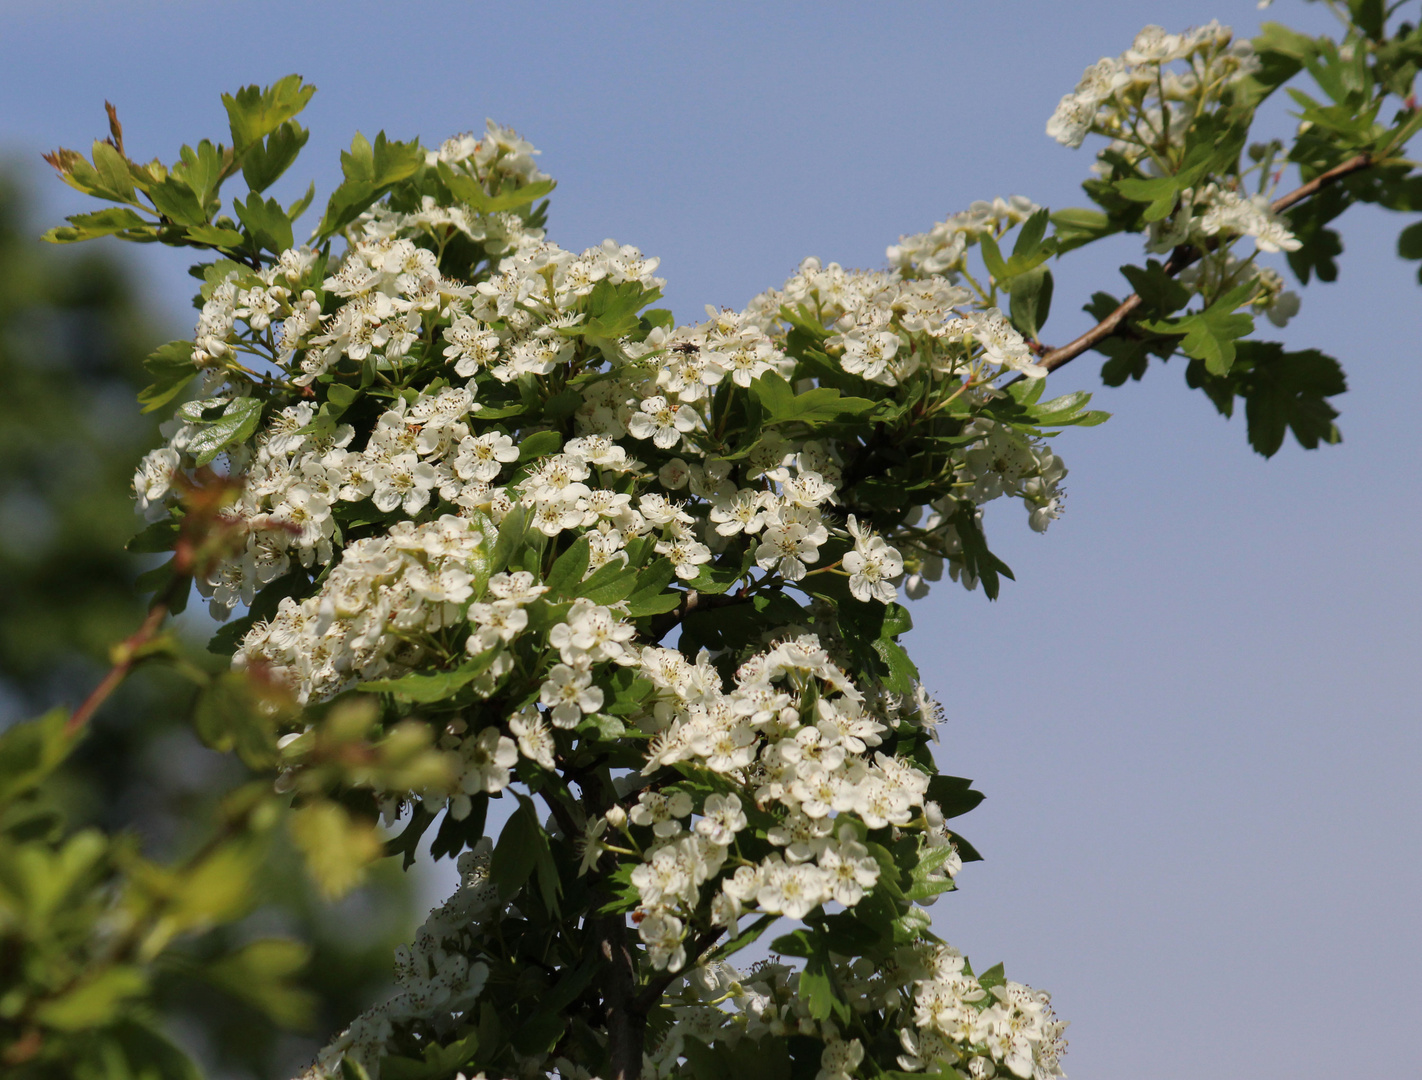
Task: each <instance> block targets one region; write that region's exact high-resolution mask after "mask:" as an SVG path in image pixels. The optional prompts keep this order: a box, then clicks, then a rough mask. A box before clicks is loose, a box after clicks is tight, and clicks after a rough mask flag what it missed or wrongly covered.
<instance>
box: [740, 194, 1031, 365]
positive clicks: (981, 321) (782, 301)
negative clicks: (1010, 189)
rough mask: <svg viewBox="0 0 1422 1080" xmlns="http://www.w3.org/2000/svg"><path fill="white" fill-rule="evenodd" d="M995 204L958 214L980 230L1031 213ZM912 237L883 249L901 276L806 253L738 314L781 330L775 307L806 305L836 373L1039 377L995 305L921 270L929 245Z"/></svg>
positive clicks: (933, 260)
mask: <svg viewBox="0 0 1422 1080" xmlns="http://www.w3.org/2000/svg"><path fill="white" fill-rule="evenodd" d="M998 202H999V203H1000V204H1001V206H1000V207H999V206H994V205H992V204H986V203H984V204H975V206H981V207H982V208H983V209H982V210H981V211H980V212H979V211H970V212H969V215H966V216H970V217H971V218H972V219H973V220H974V221H980V222H982V223H983V224H982V229H981V231H982V232H988V231H992V230H994V229H996V228H997V224H996V223H1002V222H1009V221H1010V222H1012V223H1017V222H1020V221H1022V220H1025V219H1026V217H1028V216H1029V214H1030V212H1031V211H1030V210H1029V209H1028V207H1029V206H1030V205H1031V204H1026V203H1025V200H1024V201H1023V204H1021V205H1019V204H1018V201H1017V199H1016V197H1015V196H1014V201H1013V203H1012V204H1007V203H1002V202H1001V200H998ZM1031 209H1032V210H1035V209H1036V208H1035V207H1031ZM960 216H964V215H960ZM1003 227H1006V226H1005V225H1004V226H1003ZM931 235H932V234H924V236H925V237H928V236H931ZM956 235H958V236H959V237H961V236H964V235H967V233H966V232H958V233H957V234H956ZM919 239H920V238H915V237H902V238H900V241H901V242H900V245H899V246H897V247H893V248H890V249H889V257H890V259H892V260H894V261H895V262H898V263H899V264H900V265H901V266H903V267H904V268H905V270H907V271H908V272H909V274H908V275H907V276H906V274H905V273H904V272H901V271H899V270H890V271H880V270H873V271H868V270H845V269H844V268H843V267H841V266H840V265H839V264H838V263H830V264H829V265H828V266H823V265H821V263H820V261H819V260H818V259H814V258H810V259H806V260H805V261H804V262H803V263H801V264H800V269H799V272H798V273H796V274H795V275H794V276H793V277H791V278H790V280H789V281H787V282H786V283H785V285H784V286H783V287H782V288H780V289H772V290H770V291H768V292H765V293H762V294H760V295H759V296H757V297H755V298H754V299H753V300H752V301H751V303H750V305H749V306H748V308H747V313H748V314H749V315H750V316H751V317H752V318H755V319H757V320H758V321H760V323H761V324H762V325H763V326H765V327H766V329H767V330H768V331H770V332H771V333H776V334H780V333H784V331H785V329H786V327H785V324H784V323H783V322H781V319H782V315H781V309H782V307H786V306H788V307H789V308H791V309H792V310H800V309H804V310H807V311H808V312H810V313H811V315H812V317H813V318H815V319H817V320H819V321H820V322H822V323H823V324H824V325H826V326H829V327H831V328H832V329H833V330H834V333H833V334H832V335H831V336H830V337H829V338H828V339H827V340H826V344H827V345H828V346H829V347H830V349H831V351H832V354H833V355H834V356H835V357H836V358H837V359H838V361H839V364H840V366H841V367H842V368H843V369H844V370H845V371H847V372H849V373H850V374H853V375H858V376H859V377H860V378H863V379H867V380H869V381H871V382H877V383H881V384H882V385H884V386H898V385H899V384H900V383H903V382H905V381H907V380H908V379H910V378H911V377H913V376H914V375H915V374H917V373H918V372H919V371H921V370H927V371H928V372H929V373H930V377H931V378H933V379H946V378H949V377H958V378H963V379H965V380H971V381H974V382H991V381H992V380H993V379H994V378H996V377H997V376H998V375H1000V374H1002V373H1004V372H1009V371H1014V372H1022V373H1023V374H1026V375H1028V376H1031V377H1034V378H1035V377H1039V376H1042V375H1045V374H1046V369H1045V368H1043V367H1041V366H1040V365H1038V364H1037V363H1035V361H1034V358H1033V356H1032V352H1031V350H1030V349H1029V348H1028V347H1027V342H1026V341H1025V340H1024V339H1023V337H1022V335H1021V334H1019V333H1018V332H1017V331H1016V330H1014V329H1013V328H1012V326H1011V324H1010V323H1008V321H1007V318H1006V317H1005V316H1004V315H1003V314H1002V312H1001V311H999V310H998V309H997V308H995V307H990V306H989V307H972V306H969V305H970V304H971V302H972V299H973V294H972V293H971V292H970V291H969V290H968V289H965V288H963V287H961V286H959V285H955V284H953V283H952V282H951V281H950V280H949V278H948V277H946V276H942V275H940V274H939V273H937V272H929V271H927V270H925V269H923V268H922V267H921V266H920V259H921V258H922V259H924V260H926V261H927V263H928V264H929V265H937V263H938V261H941V260H940V259H939V256H938V255H934V254H933V253H932V252H933V250H935V249H934V248H933V244H934V243H936V241H930V240H927V239H925V240H923V243H922V245H919V246H914V245H912V244H909V243H908V242H909V241H915V242H917V241H918V240H919ZM940 254H941V253H940ZM959 262H960V263H961V259H959ZM913 275H917V276H913Z"/></svg>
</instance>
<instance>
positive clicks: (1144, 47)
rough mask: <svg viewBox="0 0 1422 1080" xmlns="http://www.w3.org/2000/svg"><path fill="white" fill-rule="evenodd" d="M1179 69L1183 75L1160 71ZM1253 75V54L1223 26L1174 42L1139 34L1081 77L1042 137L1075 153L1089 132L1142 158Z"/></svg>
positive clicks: (1151, 29) (1152, 30) (1175, 37)
mask: <svg viewBox="0 0 1422 1080" xmlns="http://www.w3.org/2000/svg"><path fill="white" fill-rule="evenodd" d="M1176 61H1185V62H1186V66H1185V69H1184V70H1176V69H1173V68H1171V67H1169V66H1168V65H1170V64H1172V63H1174V62H1176ZM1258 69H1259V60H1258V58H1257V57H1256V56H1255V55H1254V49H1253V46H1251V45H1250V43H1249V42H1248V41H1246V40H1236V39H1235V37H1234V33H1233V31H1232V30H1230V28H1229V27H1227V26H1221V25H1220V24H1219V23H1218V22H1210V23H1209V24H1208V25H1206V26H1201V27H1197V28H1195V29H1193V30H1187V31H1185V32H1184V33H1182V34H1168V33H1166V32H1165V31H1164V30H1162V29H1161V28H1160V27H1158V26H1147V27H1146V28H1145V29H1144V30H1142V31H1141V32H1140V33H1139V34H1137V35H1136V39H1135V41H1134V42H1133V43H1132V44H1131V47H1130V48H1129V49H1127V50H1126V51H1125V52H1124V53H1122V54H1121V55H1120V56H1119V57H1103V58H1102V59H1101V60H1099V61H1097V62H1096V63H1095V64H1092V65H1091V66H1090V67H1089V68H1087V69H1086V72H1085V74H1083V75H1082V77H1081V82H1079V83H1078V84H1077V85H1076V89H1074V90H1072V91H1071V92H1070V93H1068V94H1066V95H1064V96H1063V97H1062V99H1061V101H1060V102H1059V103H1058V105H1057V108H1056V111H1055V112H1054V113H1052V117H1051V119H1050V120H1048V121H1047V134H1048V135H1050V136H1051V137H1052V138H1054V139H1056V140H1057V142H1059V143H1062V144H1063V145H1064V146H1070V147H1078V146H1080V145H1081V144H1082V141H1083V140H1084V139H1085V138H1086V136H1087V135H1088V134H1091V133H1093V132H1095V133H1097V134H1101V135H1106V136H1108V137H1109V138H1112V139H1116V140H1119V141H1120V143H1121V148H1122V149H1126V150H1127V152H1129V148H1130V147H1134V148H1135V150H1134V154H1135V156H1144V155H1145V154H1146V152H1147V150H1146V147H1150V148H1153V149H1155V150H1157V151H1159V150H1161V149H1163V144H1165V143H1167V142H1169V141H1170V140H1171V139H1172V138H1174V137H1178V136H1180V135H1181V134H1183V132H1184V130H1185V129H1186V128H1187V127H1189V125H1190V122H1191V121H1192V119H1193V117H1194V116H1196V115H1198V114H1199V111H1200V110H1202V109H1203V108H1204V107H1205V106H1206V105H1208V104H1211V103H1214V102H1218V101H1219V100H1220V98H1221V97H1222V96H1223V95H1224V94H1225V93H1226V92H1227V90H1228V89H1229V88H1230V86H1231V85H1232V84H1234V83H1235V82H1237V81H1239V80H1240V79H1243V78H1245V77H1247V76H1248V75H1250V74H1252V73H1253V72H1255V71H1257V70H1258Z"/></svg>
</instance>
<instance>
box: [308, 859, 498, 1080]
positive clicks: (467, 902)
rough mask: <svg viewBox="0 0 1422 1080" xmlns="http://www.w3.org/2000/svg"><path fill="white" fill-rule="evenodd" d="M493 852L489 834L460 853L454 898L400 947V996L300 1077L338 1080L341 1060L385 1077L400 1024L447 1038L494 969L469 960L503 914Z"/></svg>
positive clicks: (376, 1078)
mask: <svg viewBox="0 0 1422 1080" xmlns="http://www.w3.org/2000/svg"><path fill="white" fill-rule="evenodd" d="M492 852H493V842H492V841H490V840H489V839H488V838H487V837H486V838H484V839H483V840H481V841H480V842H479V844H478V846H477V847H475V848H474V849H472V850H470V851H466V852H464V854H462V855H460V856H459V860H458V868H459V887H458V889H456V890H455V892H454V895H453V896H451V897H450V898H449V899H448V900H446V901H445V902H444V903H443V904H442V905H440V906H439V907H437V908H435V909H434V910H433V911H431V912H430V914H429V918H427V919H426V920H425V922H424V925H422V926H421V927H420V928H419V930H417V931H416V932H415V940H414V941H413V942H412V943H411V944H410V945H402V946H400V947H399V948H398V949H396V950H395V985H396V987H397V988H398V989H397V992H396V993H395V995H394V996H393V997H391V998H390V999H389V1000H388V1001H386V1002H384V1003H383V1004H381V1005H377V1006H375V1007H374V1008H372V1009H368V1010H367V1011H366V1012H364V1013H362V1014H361V1015H360V1016H358V1017H357V1018H356V1019H355V1021H354V1022H353V1023H352V1024H351V1025H350V1027H348V1028H347V1029H346V1030H345V1031H342V1032H341V1033H340V1034H339V1035H337V1036H336V1037H335V1038H333V1039H332V1040H331V1041H330V1042H329V1043H328V1044H327V1045H326V1046H325V1047H324V1048H323V1049H322V1050H321V1052H320V1054H319V1055H318V1056H317V1059H316V1061H315V1063H314V1064H312V1065H311V1067H310V1068H309V1069H307V1070H306V1071H305V1072H303V1073H302V1074H301V1076H300V1077H298V1080H340V1078H341V1077H343V1076H344V1075H346V1074H345V1073H344V1072H343V1071H342V1069H341V1062H342V1060H343V1059H345V1060H350V1061H351V1062H352V1063H354V1064H357V1065H360V1066H361V1067H362V1068H364V1069H365V1071H366V1074H367V1075H368V1076H369V1077H370V1080H380V1059H381V1057H383V1056H385V1055H386V1054H388V1053H389V1049H388V1045H389V1042H390V1039H391V1038H392V1036H393V1035H394V1033H395V1029H396V1028H397V1027H398V1026H400V1025H402V1024H406V1023H409V1022H410V1021H414V1020H418V1021H422V1022H424V1023H429V1024H431V1025H432V1026H433V1027H434V1030H435V1033H436V1034H437V1035H438V1034H444V1033H447V1032H448V1031H450V1030H451V1029H452V1028H453V1027H454V1025H455V1023H456V1022H457V1021H458V1020H459V1018H460V1017H461V1016H462V1015H463V1014H465V1013H467V1012H468V1011H469V1010H470V1009H471V1008H472V1007H473V1005H474V1003H475V1002H476V1001H477V1000H478V998H479V995H480V994H481V993H482V992H483V990H484V985H485V983H486V982H487V980H488V977H489V966H488V965H487V964H485V963H484V962H483V961H481V960H471V959H470V957H471V956H476V955H477V954H478V949H479V947H480V945H481V944H482V943H481V941H480V936H479V934H480V930H481V928H482V927H483V926H484V925H485V924H486V923H487V922H488V920H489V919H490V917H491V916H492V915H493V914H494V913H495V912H496V911H497V910H499V896H498V890H497V889H496V888H495V887H494V885H493V884H492V883H491V882H490V881H489V861H490V857H491V854H492Z"/></svg>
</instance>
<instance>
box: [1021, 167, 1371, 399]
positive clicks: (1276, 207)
mask: <svg viewBox="0 0 1422 1080" xmlns="http://www.w3.org/2000/svg"><path fill="white" fill-rule="evenodd" d="M1374 164H1375V161H1374V159H1373V156H1372V155H1371V154H1358V155H1356V156H1355V157H1351V158H1349V159H1348V160H1347V161H1345V162H1343V164H1341V165H1335V166H1334V167H1333V168H1331V169H1329V170H1328V171H1327V172H1325V173H1320V174H1319V175H1318V176H1315V177H1314V178H1313V179H1312V180H1310V181H1309V182H1308V183H1306V184H1303V185H1301V186H1300V187H1297V188H1295V189H1294V190H1293V191H1291V192H1289V193H1288V194H1287V195H1283V196H1280V197H1279V198H1277V199H1275V200H1274V202H1273V203H1272V204H1271V205H1270V209H1272V210H1273V211H1274V213H1276V214H1279V213H1282V212H1283V211H1285V210H1287V209H1288V208H1289V207H1291V206H1293V205H1295V204H1296V203H1300V202H1303V200H1305V199H1307V198H1308V197H1309V196H1311V195H1315V194H1317V193H1318V192H1319V191H1322V190H1323V189H1324V188H1326V187H1328V186H1329V185H1330V184H1334V183H1337V182H1338V181H1339V180H1341V179H1343V178H1344V177H1345V176H1351V175H1352V174H1353V173H1356V172H1362V171H1363V170H1364V169H1370V168H1372V166H1373V165H1374ZM1203 254H1204V253H1203V252H1201V251H1197V250H1196V249H1195V248H1190V247H1179V248H1176V249H1175V251H1174V253H1173V254H1171V256H1170V259H1169V261H1167V262H1166V264H1165V273H1166V275H1167V276H1169V277H1174V276H1175V275H1176V274H1178V273H1180V271H1182V270H1184V269H1185V268H1186V267H1187V266H1190V265H1191V264H1192V263H1195V262H1197V261H1199V259H1200V258H1201V256H1202V255H1203ZM1140 305H1141V298H1140V296H1139V295H1137V294H1136V293H1131V295H1130V296H1128V297H1126V299H1124V300H1123V301H1121V303H1120V305H1119V306H1118V307H1117V308H1116V310H1115V311H1113V312H1111V314H1109V315H1107V316H1106V318H1104V319H1102V320H1101V321H1100V322H1099V323H1097V324H1096V325H1095V326H1093V327H1092V328H1091V329H1090V330H1088V331H1087V332H1086V333H1084V334H1082V335H1081V336H1080V337H1079V338H1077V339H1076V340H1075V341H1072V342H1070V343H1069V344H1066V345H1063V346H1061V347H1060V348H1057V349H1047V350H1045V351H1044V352H1043V354H1042V359H1041V361H1040V362H1041V365H1042V366H1043V367H1044V368H1046V369H1047V370H1048V371H1049V372H1050V371H1056V370H1057V369H1058V368H1060V367H1064V366H1065V365H1067V364H1069V363H1071V362H1072V361H1073V360H1075V359H1076V358H1077V357H1078V356H1080V355H1081V354H1082V353H1084V352H1086V351H1087V350H1088V349H1091V348H1094V347H1095V346H1096V345H1098V344H1099V343H1100V342H1102V341H1104V340H1106V339H1107V338H1108V337H1110V336H1111V335H1112V334H1114V333H1116V331H1117V330H1118V329H1119V328H1120V326H1121V323H1123V322H1124V321H1125V320H1126V318H1127V317H1128V316H1129V315H1130V314H1131V313H1132V312H1133V311H1135V310H1136V308H1138V307H1140ZM1020 377H1021V376H1019V378H1020ZM1016 381H1017V380H1016V379H1014V380H1013V382H1016Z"/></svg>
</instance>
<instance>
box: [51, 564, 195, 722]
mask: <svg viewBox="0 0 1422 1080" xmlns="http://www.w3.org/2000/svg"><path fill="white" fill-rule="evenodd" d="M175 561H178V562H181V561H182V560H181V558H179V559H175ZM189 562H190V560H189ZM189 569H190V568H189V567H187V566H175V567H174V573H173V577H172V578H171V579H170V580H169V582H168V584H167V585H166V586H165V587H164V589H163V591H162V592H161V593H159V594H158V596H157V597H156V598H155V599H154V601H153V606H152V607H151V608H149V609H148V615H147V616H146V617H145V618H144V620H143V624H142V625H141V626H139V628H138V629H137V630H136V631H134V633H133V634H131V635H129V637H127V638H126V639H124V641H123V642H121V643H120V644H119V645H117V646H115V647H114V650H113V654H114V657H115V659H114V664H113V666H112V667H111V668H109V670H108V673H107V674H106V675H105V676H104V677H103V678H102V679H101V680H99V685H98V686H96V687H94V689H93V690H92V691H90V693H89V696H88V697H86V698H85V699H84V702H83V704H81V705H80V706H79V708H77V709H75V710H74V715H72V716H71V717H70V718H69V719H68V721H67V722H66V723H65V725H64V731H65V734H67V735H75V734H77V733H78V732H79V731H81V730H83V728H84V725H85V724H87V723H88V722H89V721H90V719H92V718H93V715H94V713H96V712H98V711H99V706H101V705H102V704H103V703H104V702H105V701H107V700H108V698H109V695H110V694H112V693H113V692H114V691H115V690H117V689H118V687H119V684H120V683H122V682H123V681H124V679H126V678H127V677H128V673H129V672H130V671H132V670H133V666H134V664H136V663H137V662H138V661H139V660H141V659H142V658H143V648H144V646H146V645H148V644H150V643H151V642H152V641H153V639H154V638H156V637H157V636H158V630H159V628H160V627H161V626H162V625H163V620H164V619H165V618H167V616H168V609H169V608H170V607H172V605H173V603H174V602H175V601H176V600H177V599H178V597H180V596H182V595H183V593H184V592H186V591H187V589H188V586H189V585H190V584H191V583H192V575H191V573H190V572H189Z"/></svg>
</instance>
